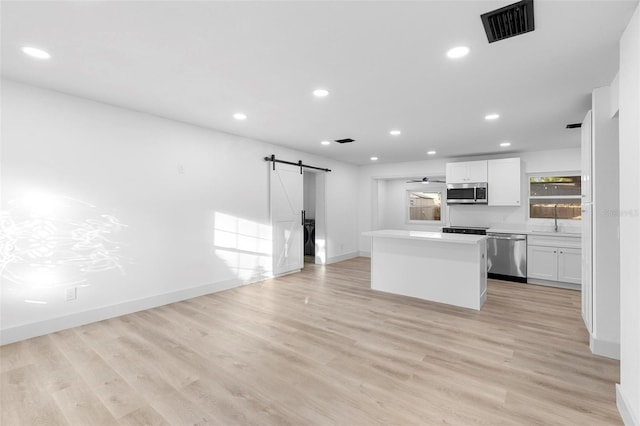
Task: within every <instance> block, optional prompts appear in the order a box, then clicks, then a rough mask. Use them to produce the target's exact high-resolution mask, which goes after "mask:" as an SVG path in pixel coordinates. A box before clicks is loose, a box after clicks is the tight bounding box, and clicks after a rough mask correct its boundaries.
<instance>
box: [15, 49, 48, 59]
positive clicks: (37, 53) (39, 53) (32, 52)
mask: <svg viewBox="0 0 640 426" xmlns="http://www.w3.org/2000/svg"><path fill="white" fill-rule="evenodd" d="M22 53H24V54H25V55H29V56H31V57H32V58H37V59H49V58H51V55H50V54H49V52H45V51H44V50H42V49H38V48H37V47H31V46H25V47H23V48H22Z"/></svg>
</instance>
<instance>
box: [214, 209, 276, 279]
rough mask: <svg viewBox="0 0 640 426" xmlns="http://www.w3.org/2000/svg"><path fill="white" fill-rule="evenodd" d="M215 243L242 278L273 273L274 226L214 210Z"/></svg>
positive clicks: (217, 249)
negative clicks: (272, 233)
mask: <svg viewBox="0 0 640 426" xmlns="http://www.w3.org/2000/svg"><path fill="white" fill-rule="evenodd" d="M213 245H214V251H215V254H216V256H218V257H219V258H220V259H222V260H223V261H224V262H225V264H226V265H227V267H228V268H229V269H230V270H231V271H232V272H233V273H234V274H235V275H236V277H237V278H239V279H240V280H242V281H251V280H256V279H261V278H266V277H269V276H271V270H272V266H271V226H268V225H263V224H261V223H258V222H254V221H250V220H247V219H242V218H238V217H236V216H232V215H229V214H225V213H220V212H215V214H214V234H213Z"/></svg>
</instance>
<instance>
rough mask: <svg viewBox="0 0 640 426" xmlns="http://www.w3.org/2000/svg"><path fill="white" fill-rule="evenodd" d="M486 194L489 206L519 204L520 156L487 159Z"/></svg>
mask: <svg viewBox="0 0 640 426" xmlns="http://www.w3.org/2000/svg"><path fill="white" fill-rule="evenodd" d="M487 168H488V172H487V173H488V180H487V182H488V194H489V205H490V206H519V205H520V198H521V195H520V190H521V184H520V158H502V159H499V160H489V161H488V167H487Z"/></svg>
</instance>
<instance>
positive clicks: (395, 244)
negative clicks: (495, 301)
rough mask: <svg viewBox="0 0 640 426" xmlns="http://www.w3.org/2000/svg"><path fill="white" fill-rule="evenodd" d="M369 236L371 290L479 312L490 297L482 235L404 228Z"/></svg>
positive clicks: (375, 232)
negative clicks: (407, 229) (406, 229)
mask: <svg viewBox="0 0 640 426" xmlns="http://www.w3.org/2000/svg"><path fill="white" fill-rule="evenodd" d="M363 235H365V236H369V237H371V288H372V289H373V290H379V291H384V292H387V293H394V294H400V295H404V296H411V297H417V298H420V299H425V300H431V301H434V302H440V303H447V304H449V305H455V306H461V307H463V308H470V309H476V310H480V307H481V306H482V305H483V303H484V302H485V300H486V299H487V255H486V252H487V241H486V237H485V236H484V235H466V234H444V233H440V232H420V231H402V230H380V231H370V232H365V233H364V234H363Z"/></svg>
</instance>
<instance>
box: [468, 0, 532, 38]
mask: <svg viewBox="0 0 640 426" xmlns="http://www.w3.org/2000/svg"><path fill="white" fill-rule="evenodd" d="M480 18H482V24H483V25H484V31H485V32H486V33H487V39H488V40H489V43H493V42H494V41H500V40H504V39H506V38H510V37H515V36H517V35H520V34H524V33H528V32H529V31H533V30H535V25H534V22H533V0H522V1H519V2H518V3H514V4H511V5H509V6H505V7H502V8H500V9H497V10H494V11H493V12H488V13H485V14H483V15H480Z"/></svg>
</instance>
